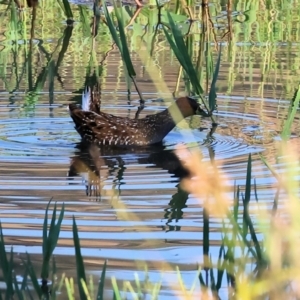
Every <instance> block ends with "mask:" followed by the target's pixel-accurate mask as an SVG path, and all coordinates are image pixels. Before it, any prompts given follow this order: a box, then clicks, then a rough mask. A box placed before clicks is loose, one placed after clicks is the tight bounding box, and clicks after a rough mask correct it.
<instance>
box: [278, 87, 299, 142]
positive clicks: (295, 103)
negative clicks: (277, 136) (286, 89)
mask: <svg viewBox="0 0 300 300" xmlns="http://www.w3.org/2000/svg"><path fill="white" fill-rule="evenodd" d="M299 103H300V85H299V86H298V89H297V90H296V91H295V93H294V96H293V98H292V100H291V104H290V109H289V113H288V117H287V119H286V120H285V122H284V125H283V130H282V132H281V138H282V139H283V140H284V141H287V140H288V139H289V138H290V135H291V127H292V123H293V121H294V119H295V115H296V112H297V109H298V108H299Z"/></svg>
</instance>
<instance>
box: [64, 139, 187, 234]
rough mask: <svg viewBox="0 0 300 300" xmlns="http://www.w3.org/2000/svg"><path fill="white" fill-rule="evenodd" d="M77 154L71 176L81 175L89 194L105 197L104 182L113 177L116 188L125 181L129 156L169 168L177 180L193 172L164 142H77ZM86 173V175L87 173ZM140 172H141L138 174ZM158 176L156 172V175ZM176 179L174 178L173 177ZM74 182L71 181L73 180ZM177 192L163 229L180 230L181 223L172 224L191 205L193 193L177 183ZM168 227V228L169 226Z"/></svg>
mask: <svg viewBox="0 0 300 300" xmlns="http://www.w3.org/2000/svg"><path fill="white" fill-rule="evenodd" d="M76 148H77V151H76V156H74V157H72V158H71V164H70V169H69V172H68V176H69V178H70V180H71V179H72V178H74V177H75V176H78V175H81V176H83V178H84V181H85V185H86V195H87V196H90V197H93V198H94V199H96V200H98V201H101V199H102V196H103V195H102V194H103V191H102V187H103V182H104V181H105V180H106V179H107V178H112V179H111V180H112V183H113V185H114V186H115V190H118V189H119V192H120V193H121V190H122V189H121V186H122V185H124V184H125V183H124V173H125V170H126V168H127V167H126V166H127V165H128V160H132V159H134V160H135V161H136V163H137V164H138V165H141V166H145V167H144V168H145V169H144V170H145V171H147V170H148V171H149V172H151V171H152V170H154V169H158V170H161V169H162V170H166V171H167V172H168V173H170V174H171V178H173V177H174V182H179V181H180V179H181V178H184V177H186V176H188V175H189V173H188V171H187V170H186V169H185V168H184V167H183V166H182V164H181V162H180V160H179V159H178V157H177V156H176V154H175V153H174V151H170V150H166V149H165V147H164V146H163V145H157V146H149V147H131V148H130V147H128V148H113V147H111V146H103V147H98V146H96V145H89V146H87V145H84V144H83V143H80V144H78V145H77V147H76ZM83 174H84V175H83ZM137 176H138V175H137ZM153 176H155V175H153ZM171 182H173V179H171ZM70 184H71V183H70ZM176 187H177V192H176V193H175V194H174V195H173V196H172V197H171V200H170V202H169V206H168V207H166V208H165V215H164V216H165V218H166V219H167V220H168V221H167V223H166V224H165V226H163V227H162V229H163V230H167V231H179V230H180V226H174V225H172V226H171V225H169V223H170V222H172V220H175V221H176V222H177V221H178V220H179V219H182V216H183V211H182V209H183V208H185V207H187V206H186V201H187V199H188V196H189V194H188V193H187V192H185V191H184V190H182V189H181V187H180V184H179V183H178V184H177V185H176ZM166 226H167V227H168V229H167V228H166Z"/></svg>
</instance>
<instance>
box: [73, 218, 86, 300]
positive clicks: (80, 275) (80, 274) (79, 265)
mask: <svg viewBox="0 0 300 300" xmlns="http://www.w3.org/2000/svg"><path fill="white" fill-rule="evenodd" d="M73 241H74V247H75V258H76V269H77V280H78V289H79V295H80V299H81V300H85V299H87V296H86V294H85V292H84V289H83V286H82V283H81V279H83V281H84V282H85V283H86V282H87V281H86V276H85V270H84V263H83V258H82V255H81V250H80V240H79V236H78V229H77V225H76V222H75V218H74V216H73Z"/></svg>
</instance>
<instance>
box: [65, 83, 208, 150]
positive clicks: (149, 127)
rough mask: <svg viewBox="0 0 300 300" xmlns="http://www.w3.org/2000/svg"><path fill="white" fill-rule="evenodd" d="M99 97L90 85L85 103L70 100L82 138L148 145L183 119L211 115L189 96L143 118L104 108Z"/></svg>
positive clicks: (132, 144)
mask: <svg viewBox="0 0 300 300" xmlns="http://www.w3.org/2000/svg"><path fill="white" fill-rule="evenodd" d="M97 98H98V97H97V93H93V92H91V90H90V89H88V88H87V89H86V90H85V91H84V92H83V94H82V105H81V106H79V105H77V104H74V103H72V104H69V112H70V116H71V118H72V119H73V121H74V123H75V129H76V130H77V132H78V133H79V134H80V136H81V138H82V140H83V141H84V142H87V143H93V144H98V145H116V146H146V145H153V144H157V143H161V142H162V140H163V139H164V137H165V136H166V135H167V134H168V133H169V132H170V131H171V130H172V129H173V128H174V127H175V126H176V124H177V123H179V122H180V121H181V120H182V119H184V118H187V117H190V116H193V115H196V114H198V115H202V116H208V114H207V113H206V112H205V111H204V110H203V109H201V108H200V105H199V103H198V102H197V101H196V100H194V99H192V98H190V97H180V98H178V99H177V100H176V101H175V102H174V103H173V104H172V105H171V106H169V107H168V108H166V109H165V110H164V111H162V112H159V113H157V114H153V115H147V116H146V117H144V118H142V119H130V118H127V117H118V116H114V115H112V114H108V113H104V112H101V111H100V104H99V99H97ZM174 116H176V120H174Z"/></svg>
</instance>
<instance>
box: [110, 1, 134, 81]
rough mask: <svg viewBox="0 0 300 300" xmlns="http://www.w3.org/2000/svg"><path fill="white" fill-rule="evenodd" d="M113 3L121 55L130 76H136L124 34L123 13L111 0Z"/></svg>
mask: <svg viewBox="0 0 300 300" xmlns="http://www.w3.org/2000/svg"><path fill="white" fill-rule="evenodd" d="M113 5H114V13H115V14H116V17H117V21H118V27H119V33H120V41H121V44H122V52H123V53H122V57H123V60H124V62H125V64H126V67H127V71H128V74H129V76H130V77H133V76H136V73H135V71H134V67H133V64H132V61H131V57H130V54H129V48H128V45H127V41H126V35H125V29H124V22H123V14H122V10H121V14H120V13H119V9H118V8H117V6H116V3H115V1H113Z"/></svg>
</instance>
